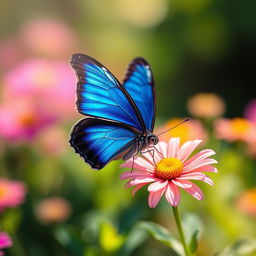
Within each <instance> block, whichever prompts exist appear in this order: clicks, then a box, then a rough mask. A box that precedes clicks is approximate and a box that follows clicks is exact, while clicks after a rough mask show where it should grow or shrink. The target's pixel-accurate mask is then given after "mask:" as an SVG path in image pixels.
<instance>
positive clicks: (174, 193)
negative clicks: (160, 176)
mask: <svg viewBox="0 0 256 256" xmlns="http://www.w3.org/2000/svg"><path fill="white" fill-rule="evenodd" d="M165 198H166V200H167V201H168V203H169V204H170V205H172V206H177V205H178V204H179V202H180V191H179V189H178V187H177V186H175V185H174V184H173V183H171V182H169V184H168V186H167V188H166V190H165Z"/></svg>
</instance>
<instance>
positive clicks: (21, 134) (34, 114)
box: [0, 98, 54, 141]
mask: <svg viewBox="0 0 256 256" xmlns="http://www.w3.org/2000/svg"><path fill="white" fill-rule="evenodd" d="M53 121H54V118H53V117H52V116H50V115H49V113H46V111H44V110H42V109H41V108H40V106H38V105H37V104H36V103H35V102H33V99H29V98H28V99H19V98H17V99H15V100H14V101H12V102H11V101H8V102H4V103H3V104H2V105H0V127H1V129H0V138H1V137H2V138H5V139H7V140H15V141H24V140H31V139H33V138H34V136H35V135H37V133H38V132H40V131H41V130H42V129H43V128H44V127H45V126H47V125H49V124H51V123H52V122H53Z"/></svg>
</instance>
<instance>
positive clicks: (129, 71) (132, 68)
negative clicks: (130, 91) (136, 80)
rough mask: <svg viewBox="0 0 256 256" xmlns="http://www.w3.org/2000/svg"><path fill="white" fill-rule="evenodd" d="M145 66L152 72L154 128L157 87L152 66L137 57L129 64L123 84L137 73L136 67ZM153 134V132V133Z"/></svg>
mask: <svg viewBox="0 0 256 256" xmlns="http://www.w3.org/2000/svg"><path fill="white" fill-rule="evenodd" d="M139 64H143V65H145V66H148V67H149V69H150V72H151V83H150V85H151V87H152V91H153V97H154V102H153V104H154V119H153V127H154V126H155V119H156V87H155V80H154V76H153V72H152V68H151V66H150V64H149V63H148V62H147V61H146V60H145V59H144V58H142V57H136V58H134V59H133V60H132V62H131V63H130V64H129V66H128V69H127V71H126V75H125V79H124V81H123V84H124V83H125V82H127V81H128V79H129V78H130V76H131V75H132V73H133V72H134V71H135V67H136V65H139ZM151 132H152V131H151Z"/></svg>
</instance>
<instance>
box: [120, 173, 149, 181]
mask: <svg viewBox="0 0 256 256" xmlns="http://www.w3.org/2000/svg"><path fill="white" fill-rule="evenodd" d="M152 175H153V174H152V173H151V172H147V171H128V172H124V173H122V174H121V175H120V179H121V180H124V179H130V178H136V177H147V178H149V177H152Z"/></svg>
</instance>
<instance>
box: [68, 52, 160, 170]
mask: <svg viewBox="0 0 256 256" xmlns="http://www.w3.org/2000/svg"><path fill="white" fill-rule="evenodd" d="M71 65H72V67H73V69H74V70H75V72H76V75H77V78H78V83H77V102H76V105H77V109H78V111H79V112H80V113H81V114H83V115H85V116H86V117H85V118H84V119H82V120H80V121H79V122H78V123H77V124H75V125H74V127H73V129H72V132H71V138H70V144H71V146H72V147H73V148H74V149H75V151H76V152H77V153H78V154H79V155H80V156H82V157H83V158H84V160H85V161H86V162H87V163H89V164H90V165H91V167H92V168H94V169H101V168H103V167H104V166H105V165H106V164H107V163H108V162H110V161H111V160H114V159H119V158H122V159H124V160H127V159H129V158H130V157H132V156H134V155H135V154H137V153H138V152H142V151H143V150H144V149H145V148H146V147H147V146H149V145H155V144H156V143H157V142H158V138H157V136H156V135H154V134H153V128H154V121H155V88H154V82H153V76H152V72H151V69H150V66H149V65H148V63H147V62H146V61H145V60H144V59H142V58H137V59H135V60H134V61H133V62H132V63H131V64H130V66H129V68H128V72H127V75H126V78H125V80H124V83H123V84H122V85H121V84H120V83H119V82H118V80H117V79H116V78H115V77H114V76H113V75H112V73H111V72H110V71H108V69H107V68H105V67H104V66H103V65H102V64H100V63H99V62H98V61H96V60H95V59H93V58H91V57H89V56H86V55H83V54H75V55H73V56H72V59H71Z"/></svg>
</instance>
